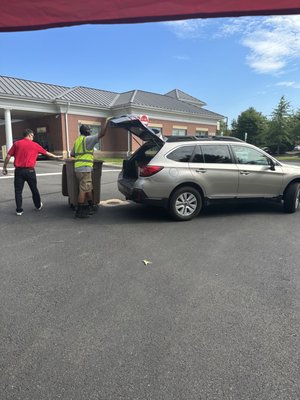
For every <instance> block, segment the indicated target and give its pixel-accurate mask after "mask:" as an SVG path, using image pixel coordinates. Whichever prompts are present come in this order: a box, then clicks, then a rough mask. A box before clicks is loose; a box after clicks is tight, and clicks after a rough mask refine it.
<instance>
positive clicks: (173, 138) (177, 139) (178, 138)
mask: <svg viewBox="0 0 300 400" xmlns="http://www.w3.org/2000/svg"><path fill="white" fill-rule="evenodd" d="M165 138H166V139H167V142H187V141H190V140H197V138H196V136H165Z"/></svg>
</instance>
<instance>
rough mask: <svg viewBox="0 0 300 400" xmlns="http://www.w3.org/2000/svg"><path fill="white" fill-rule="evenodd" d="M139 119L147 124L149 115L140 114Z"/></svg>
mask: <svg viewBox="0 0 300 400" xmlns="http://www.w3.org/2000/svg"><path fill="white" fill-rule="evenodd" d="M139 120H140V121H141V122H142V123H143V124H144V125H149V117H148V115H140V116H139Z"/></svg>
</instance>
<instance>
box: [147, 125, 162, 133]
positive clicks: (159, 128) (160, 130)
mask: <svg viewBox="0 0 300 400" xmlns="http://www.w3.org/2000/svg"><path fill="white" fill-rule="evenodd" d="M149 128H150V129H152V130H154V132H155V133H161V134H162V133H163V130H162V127H160V126H151V127H149Z"/></svg>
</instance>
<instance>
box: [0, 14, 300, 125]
mask: <svg viewBox="0 0 300 400" xmlns="http://www.w3.org/2000/svg"><path fill="white" fill-rule="evenodd" d="M0 48H1V59H0V75H5V76H11V77H16V78H23V79H29V80H34V81H40V82H45V83H53V84H58V85H66V86H87V87H93V88H98V89H104V90H109V91H116V92H124V91H128V90H132V89H140V90H146V91H150V92H156V93H161V94H164V93H167V92H169V91H170V90H172V89H175V88H176V89H180V90H182V91H184V92H186V93H188V94H190V95H192V96H194V97H196V98H198V99H200V100H202V101H204V102H205V103H207V106H205V108H207V109H209V110H211V111H215V112H217V113H220V114H222V115H224V116H227V117H228V121H229V123H230V122H231V121H232V119H233V118H237V117H238V115H239V114H240V113H241V112H242V111H244V110H246V109H247V108H249V107H254V108H255V109H256V110H257V111H260V112H262V113H263V114H264V115H267V116H269V115H270V114H271V112H272V111H273V109H274V108H275V107H276V106H277V104H278V102H279V100H280V97H281V96H283V95H284V96H285V97H286V99H287V100H288V101H289V102H290V104H291V107H292V109H293V110H297V109H299V108H300V71H299V69H300V63H299V61H300V16H298V15H294V16H274V17H241V18H217V19H207V20H200V19H197V20H188V21H177V22H160V23H145V24H131V25H82V26H76V27H67V28H55V29H47V30H40V31H32V32H16V33H0Z"/></svg>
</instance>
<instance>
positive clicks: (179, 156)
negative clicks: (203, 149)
mask: <svg viewBox="0 0 300 400" xmlns="http://www.w3.org/2000/svg"><path fill="white" fill-rule="evenodd" d="M194 149H195V146H181V147H178V148H177V149H175V150H173V151H172V152H171V153H170V154H168V155H167V158H169V159H170V160H173V161H178V162H189V161H190V159H191V157H192V154H193V152H194Z"/></svg>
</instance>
